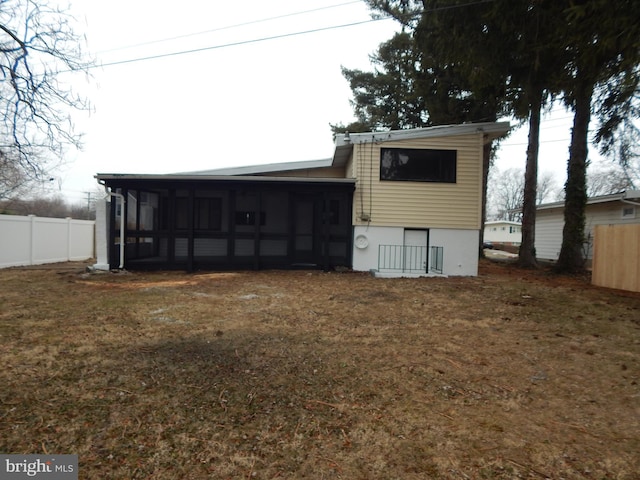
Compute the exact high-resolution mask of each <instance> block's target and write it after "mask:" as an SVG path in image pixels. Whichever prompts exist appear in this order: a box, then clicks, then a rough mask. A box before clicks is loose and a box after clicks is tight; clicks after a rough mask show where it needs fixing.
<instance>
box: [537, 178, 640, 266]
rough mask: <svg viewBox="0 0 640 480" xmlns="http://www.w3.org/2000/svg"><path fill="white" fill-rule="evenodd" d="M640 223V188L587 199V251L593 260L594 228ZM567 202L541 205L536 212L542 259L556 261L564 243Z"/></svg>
mask: <svg viewBox="0 0 640 480" xmlns="http://www.w3.org/2000/svg"><path fill="white" fill-rule="evenodd" d="M629 223H640V190H629V191H626V192H621V193H615V194H613V195H602V196H598V197H592V198H589V199H588V200H587V206H586V209H585V243H584V253H585V258H586V259H587V260H591V258H592V253H593V227H594V226H595V225H616V224H629ZM563 228H564V202H555V203H547V204H544V205H538V207H537V213H536V241H535V248H536V256H537V257H538V259H540V260H549V261H556V260H558V256H559V255H560V248H561V246H562V229H563Z"/></svg>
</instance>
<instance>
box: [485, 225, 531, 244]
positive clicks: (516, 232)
mask: <svg viewBox="0 0 640 480" xmlns="http://www.w3.org/2000/svg"><path fill="white" fill-rule="evenodd" d="M484 241H485V242H490V243H492V244H494V245H511V246H514V247H519V246H520V244H521V243H522V224H521V223H520V222H512V221H509V220H495V221H490V222H485V223H484Z"/></svg>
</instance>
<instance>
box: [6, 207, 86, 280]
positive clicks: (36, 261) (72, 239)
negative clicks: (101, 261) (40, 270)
mask: <svg viewBox="0 0 640 480" xmlns="http://www.w3.org/2000/svg"><path fill="white" fill-rule="evenodd" d="M94 231H95V222H94V221H90V220H73V219H71V218H45V217H36V216H34V215H29V216H27V217H23V216H18V215H0V268H5V267H16V266H23V265H40V264H44V263H55V262H68V261H79V260H87V259H89V258H92V257H93V256H94V250H95V248H94V238H95V233H94Z"/></svg>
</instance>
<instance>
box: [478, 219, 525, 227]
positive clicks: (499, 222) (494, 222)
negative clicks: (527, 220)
mask: <svg viewBox="0 0 640 480" xmlns="http://www.w3.org/2000/svg"><path fill="white" fill-rule="evenodd" d="M484 225H485V227H486V226H490V225H514V226H518V227H519V226H521V225H522V223H520V222H513V221H511V220H491V221H489V222H484Z"/></svg>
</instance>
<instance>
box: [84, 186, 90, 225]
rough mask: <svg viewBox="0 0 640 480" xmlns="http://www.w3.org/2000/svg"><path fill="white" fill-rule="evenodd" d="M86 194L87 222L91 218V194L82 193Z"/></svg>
mask: <svg viewBox="0 0 640 480" xmlns="http://www.w3.org/2000/svg"><path fill="white" fill-rule="evenodd" d="M83 193H86V194H87V220H89V218H90V217H91V192H83Z"/></svg>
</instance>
